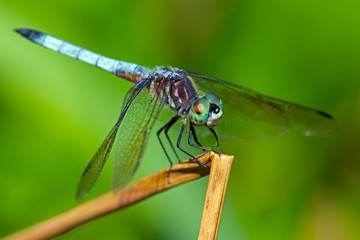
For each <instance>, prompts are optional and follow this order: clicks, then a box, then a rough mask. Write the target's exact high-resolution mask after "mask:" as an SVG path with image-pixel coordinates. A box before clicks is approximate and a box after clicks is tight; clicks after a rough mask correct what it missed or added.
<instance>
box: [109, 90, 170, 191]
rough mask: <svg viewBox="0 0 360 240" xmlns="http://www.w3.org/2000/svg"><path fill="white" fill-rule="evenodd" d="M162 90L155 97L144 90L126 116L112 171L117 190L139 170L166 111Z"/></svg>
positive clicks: (118, 140) (117, 142)
mask: <svg viewBox="0 0 360 240" xmlns="http://www.w3.org/2000/svg"><path fill="white" fill-rule="evenodd" d="M162 87H163V86H162ZM162 87H159V88H158V93H155V94H150V93H149V91H148V90H147V89H145V88H144V89H143V90H142V91H141V92H140V93H139V94H138V96H137V97H136V99H135V100H134V101H133V103H132V105H131V106H130V107H129V109H128V111H127V112H126V115H125V117H124V120H123V123H122V124H121V126H120V128H119V133H118V136H117V139H116V147H115V156H114V168H113V189H114V190H117V189H120V188H122V187H124V186H125V185H126V184H128V183H129V181H130V179H131V177H132V176H133V175H134V173H135V171H136V169H137V167H138V166H139V162H140V159H141V156H142V154H143V152H144V150H145V146H146V143H147V140H148V136H149V133H150V131H151V129H152V126H153V124H154V123H155V120H156V119H157V118H158V115H159V113H160V111H161V109H162V107H163V99H162V95H161V94H160V90H162Z"/></svg>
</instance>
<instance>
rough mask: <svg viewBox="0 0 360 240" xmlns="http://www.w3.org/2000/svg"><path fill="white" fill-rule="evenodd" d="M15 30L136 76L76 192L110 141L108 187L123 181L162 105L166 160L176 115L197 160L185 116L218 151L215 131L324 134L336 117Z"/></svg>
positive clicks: (249, 135)
mask: <svg viewBox="0 0 360 240" xmlns="http://www.w3.org/2000/svg"><path fill="white" fill-rule="evenodd" d="M15 31H16V32H17V33H19V34H21V35H22V36H24V37H25V38H27V39H29V40H31V41H32V42H34V43H36V44H39V45H41V46H43V47H45V48H48V49H51V50H54V51H57V52H59V53H61V54H64V55H67V56H69V57H72V58H75V59H78V60H80V61H83V62H86V63H89V64H91V65H94V66H96V67H98V68H101V69H104V70H106V71H108V72H110V73H113V74H115V75H116V76H118V77H121V78H123V79H126V80H128V81H130V82H132V83H134V86H133V87H131V88H130V89H129V90H128V91H127V93H126V96H125V99H124V102H123V105H122V109H121V113H120V116H119V118H118V120H117V121H116V123H115V125H114V126H113V128H112V129H111V131H110V133H109V134H108V135H107V137H106V138H105V140H104V141H103V143H102V144H101V145H100V147H99V149H98V150H97V151H96V153H95V154H94V156H93V157H92V159H91V160H90V162H89V164H88V165H87V167H86V168H85V170H84V172H83V174H82V176H81V179H80V182H79V185H78V188H77V191H76V199H77V200H81V199H82V198H84V197H85V196H86V195H87V193H88V192H89V190H90V189H91V188H92V187H93V185H94V184H95V182H96V180H97V179H98V177H99V175H100V173H101V171H102V169H103V167H104V164H105V163H106V161H107V159H108V157H109V154H110V151H111V149H112V147H113V145H114V143H115V145H116V147H115V155H114V167H113V189H121V188H123V187H124V186H126V185H127V184H128V183H129V181H130V179H131V177H132V176H133V175H134V173H135V171H136V169H137V168H138V166H139V162H140V159H141V157H142V155H143V153H144V150H145V147H146V144H147V141H148V138H149V134H150V132H151V130H152V128H153V126H154V123H155V121H156V120H157V119H158V117H159V114H160V112H161V111H162V109H163V108H164V107H165V108H167V109H169V110H170V112H172V113H173V116H172V117H171V118H170V117H169V118H168V120H167V123H166V124H165V125H163V126H162V127H161V128H160V129H159V130H158V131H157V137H158V140H159V143H160V145H161V147H162V149H163V151H164V153H165V156H166V158H167V159H168V160H169V162H170V167H171V165H172V161H171V159H170V157H169V154H168V152H167V150H166V148H165V146H164V144H163V142H162V140H161V137H160V135H161V134H163V135H165V137H166V139H167V141H168V144H169V145H170V146H171V149H172V151H173V152H174V154H175V156H176V158H177V159H178V160H179V161H180V159H179V157H178V154H177V152H176V149H175V147H174V144H173V143H172V141H171V138H170V137H169V134H168V131H169V130H170V129H171V127H172V126H174V125H175V123H176V122H177V121H182V122H181V127H180V130H179V134H178V138H177V142H176V147H177V149H179V150H180V151H181V152H183V153H185V154H187V155H189V156H190V157H191V158H192V159H194V160H197V161H198V162H199V164H201V162H200V161H199V160H198V159H197V158H196V157H194V156H193V155H192V154H191V153H189V152H188V151H187V150H185V149H184V148H183V147H182V146H181V144H180V143H181V139H182V135H183V133H184V129H185V126H187V124H189V127H188V130H187V131H188V140H187V143H188V145H190V146H191V147H194V148H199V149H202V150H204V151H211V150H212V151H214V150H213V149H212V148H210V147H206V146H203V145H201V144H200V143H199V140H198V137H197V135H196V132H195V129H200V128H202V129H207V130H206V131H208V132H209V133H211V134H213V136H214V140H215V141H216V142H214V144H216V147H217V151H220V152H222V153H224V152H223V151H222V149H221V148H220V146H219V140H218V135H217V133H216V131H217V132H218V133H220V134H219V136H221V137H223V138H228V139H261V138H271V137H275V136H279V135H282V134H284V133H285V132H288V131H290V130H293V129H300V130H301V131H302V133H303V134H304V135H305V136H328V135H332V134H334V132H335V131H336V128H337V124H336V121H335V120H334V119H333V117H332V116H330V115H329V114H327V113H325V112H322V111H318V110H315V109H311V108H308V107H304V106H300V105H298V104H293V103H290V102H287V101H283V100H280V99H277V98H273V97H270V96H266V95H264V94H261V93H258V92H256V91H253V90H250V89H248V88H246V87H243V86H240V85H237V84H234V83H231V82H227V81H224V80H221V79H217V78H213V77H209V76H205V75H201V74H197V73H194V72H190V71H185V70H182V69H178V68H171V67H157V68H155V69H153V70H151V69H148V68H145V67H143V66H140V65H138V64H134V63H128V62H124V61H119V60H115V59H112V58H108V57H105V56H102V55H100V54H97V53H94V52H92V51H89V50H87V49H85V48H82V47H79V46H76V45H74V44H72V43H69V42H67V41H64V40H61V39H58V38H55V37H53V36H50V35H48V34H44V33H42V32H39V31H36V30H32V29H15ZM215 129H216V131H215ZM196 131H197V130H196Z"/></svg>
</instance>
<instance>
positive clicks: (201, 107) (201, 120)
mask: <svg viewBox="0 0 360 240" xmlns="http://www.w3.org/2000/svg"><path fill="white" fill-rule="evenodd" d="M209 110H210V103H209V101H208V100H207V99H205V98H198V99H196V100H195V101H194V102H193V104H192V105H191V109H190V112H189V117H190V120H191V121H192V123H194V124H195V125H204V124H205V123H206V121H207V119H208V116H209Z"/></svg>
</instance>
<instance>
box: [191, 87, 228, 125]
mask: <svg viewBox="0 0 360 240" xmlns="http://www.w3.org/2000/svg"><path fill="white" fill-rule="evenodd" d="M222 117H223V103H222V101H221V99H220V98H219V97H218V96H216V95H215V94H213V93H207V94H205V95H204V96H203V97H200V98H197V99H196V100H195V101H194V102H193V103H192V104H191V108H190V111H189V118H190V121H191V122H192V123H193V124H195V125H197V126H202V125H205V126H206V127H208V128H213V127H215V126H216V125H217V124H218V123H219V121H220V119H221V118H222Z"/></svg>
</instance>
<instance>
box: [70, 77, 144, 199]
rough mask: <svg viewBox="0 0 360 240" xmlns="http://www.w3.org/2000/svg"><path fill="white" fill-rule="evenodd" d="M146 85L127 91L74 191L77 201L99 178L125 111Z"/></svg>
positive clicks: (136, 86) (123, 118)
mask: <svg viewBox="0 0 360 240" xmlns="http://www.w3.org/2000/svg"><path fill="white" fill-rule="evenodd" d="M146 84H147V82H145V81H142V82H140V83H138V84H137V85H135V86H134V87H132V88H131V89H130V90H129V91H128V93H127V95H126V97H125V101H124V104H123V107H122V111H121V114H120V117H119V119H118V121H117V122H116V124H115V126H114V127H113V128H112V129H111V131H110V133H109V134H108V136H107V137H106V139H105V140H104V142H103V143H102V144H101V146H100V147H99V149H98V150H97V151H96V153H95V155H94V156H93V158H92V159H91V160H90V162H89V164H88V165H87V167H86V168H85V170H84V172H83V174H82V176H81V179H80V182H79V185H78V188H77V191H76V199H77V200H78V201H79V200H81V199H82V198H84V197H85V196H86V194H87V193H88V191H89V190H90V189H91V187H92V186H93V185H94V183H95V182H96V180H97V178H98V177H99V175H100V173H101V170H102V169H103V167H104V164H105V162H106V160H107V159H108V157H109V154H110V151H111V148H112V145H113V143H114V140H115V137H116V136H117V132H118V130H119V127H120V126H121V125H122V123H123V122H124V121H125V119H126V116H127V111H128V110H129V109H131V106H132V104H133V102H134V101H135V99H137V98H139V97H140V96H141V95H143V93H142V92H147V90H146V88H145V86H146Z"/></svg>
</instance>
